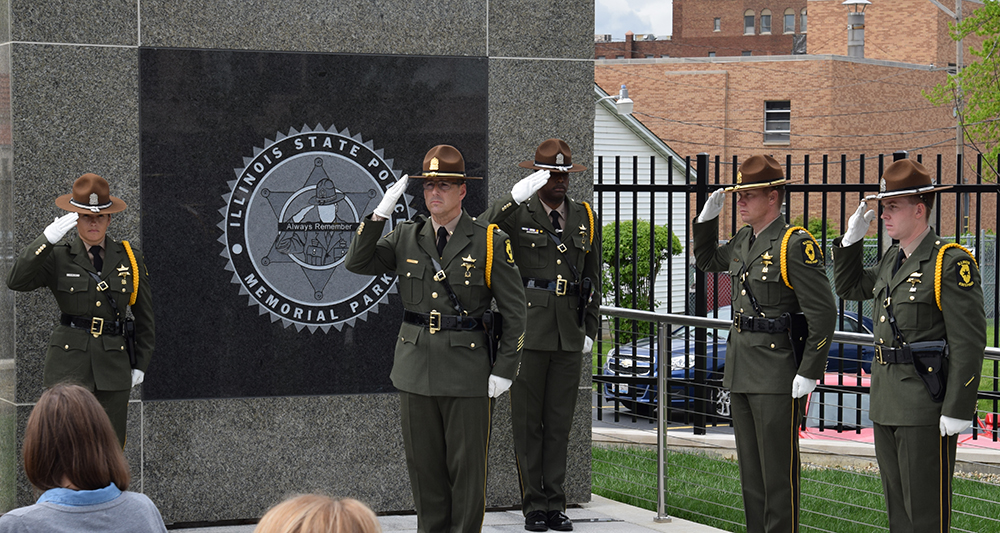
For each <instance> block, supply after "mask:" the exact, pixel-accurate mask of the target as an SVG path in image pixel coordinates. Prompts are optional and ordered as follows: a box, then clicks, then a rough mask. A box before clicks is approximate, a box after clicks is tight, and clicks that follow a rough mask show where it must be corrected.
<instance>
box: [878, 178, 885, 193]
mask: <svg viewBox="0 0 1000 533" xmlns="http://www.w3.org/2000/svg"><path fill="white" fill-rule="evenodd" d="M878 192H885V178H882V180H881V181H879V182H878Z"/></svg>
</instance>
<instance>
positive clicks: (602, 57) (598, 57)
mask: <svg viewBox="0 0 1000 533" xmlns="http://www.w3.org/2000/svg"><path fill="white" fill-rule="evenodd" d="M607 58H608V57H607V56H597V59H607Z"/></svg>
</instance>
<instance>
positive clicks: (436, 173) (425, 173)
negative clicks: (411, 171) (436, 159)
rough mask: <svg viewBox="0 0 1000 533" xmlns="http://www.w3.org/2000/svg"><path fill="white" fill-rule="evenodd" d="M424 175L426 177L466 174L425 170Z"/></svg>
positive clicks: (459, 176)
mask: <svg viewBox="0 0 1000 533" xmlns="http://www.w3.org/2000/svg"><path fill="white" fill-rule="evenodd" d="M423 176H424V177H425V178H464V177H465V174H459V173H457V172H437V171H434V172H424V174H423Z"/></svg>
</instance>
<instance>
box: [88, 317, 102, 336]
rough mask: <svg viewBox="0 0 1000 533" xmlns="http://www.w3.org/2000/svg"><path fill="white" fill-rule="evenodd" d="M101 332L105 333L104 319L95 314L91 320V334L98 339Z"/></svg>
mask: <svg viewBox="0 0 1000 533" xmlns="http://www.w3.org/2000/svg"><path fill="white" fill-rule="evenodd" d="M101 333H104V319H103V318H98V317H96V316H95V317H94V318H93V320H91V321H90V334H91V335H93V336H94V338H95V339H96V338H97V337H100V336H101Z"/></svg>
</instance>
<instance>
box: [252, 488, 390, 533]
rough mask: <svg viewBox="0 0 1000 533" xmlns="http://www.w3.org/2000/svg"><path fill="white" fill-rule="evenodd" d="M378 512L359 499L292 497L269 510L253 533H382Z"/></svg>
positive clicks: (314, 495) (312, 495) (313, 495)
mask: <svg viewBox="0 0 1000 533" xmlns="http://www.w3.org/2000/svg"><path fill="white" fill-rule="evenodd" d="M381 531H382V527H381V526H379V523H378V519H377V518H376V517H375V513H373V512H372V510H371V509H369V508H368V506H366V505H365V504H363V503H361V502H359V501H358V500H352V499H350V498H344V499H342V500H335V499H333V498H330V497H328V496H322V495H319V494H304V495H301V496H295V497H293V498H289V499H287V500H285V501H283V502H281V503H279V504H278V505H275V506H274V507H272V508H271V510H269V511H268V512H267V513H266V514H265V515H264V517H263V518H261V519H260V522H258V523H257V528H256V529H254V533H381Z"/></svg>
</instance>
